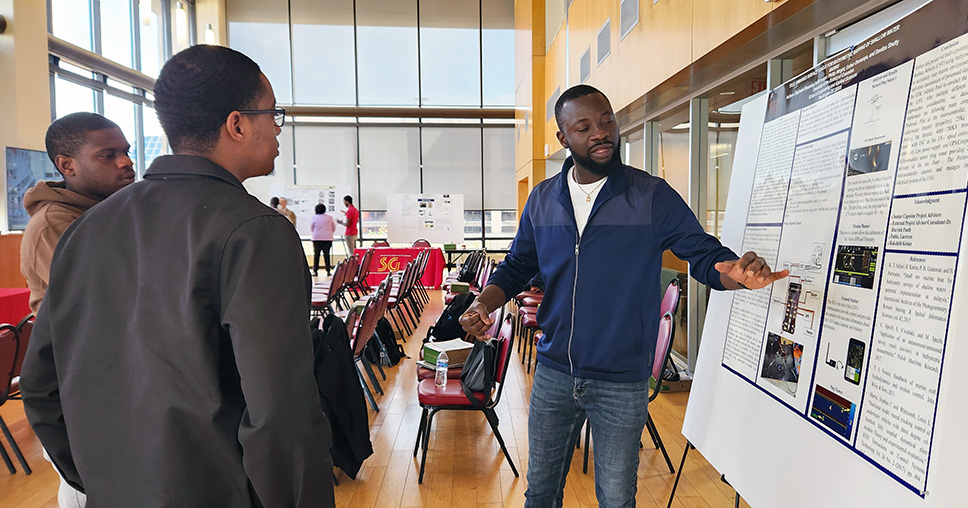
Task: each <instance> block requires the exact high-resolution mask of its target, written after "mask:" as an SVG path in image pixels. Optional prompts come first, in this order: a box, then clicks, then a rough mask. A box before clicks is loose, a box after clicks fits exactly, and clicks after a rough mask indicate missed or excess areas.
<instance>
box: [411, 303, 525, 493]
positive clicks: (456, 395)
mask: <svg viewBox="0 0 968 508" xmlns="http://www.w3.org/2000/svg"><path fill="white" fill-rule="evenodd" d="M498 339H499V340H500V347H499V349H498V361H497V375H496V376H495V386H496V387H497V391H496V394H495V396H494V398H491V394H490V393H484V392H474V396H475V398H476V399H477V400H478V401H479V402H480V403H481V404H482V405H483V406H484V408H483V410H482V412H483V413H484V418H485V419H486V420H487V423H488V425H490V426H491V430H492V431H494V436H495V437H496V438H497V442H498V444H500V445H501V451H503V452H504V458H506V459H507V461H508V465H510V466H511V472H513V473H514V476H518V470H517V468H515V467H514V461H513V460H511V455H510V454H509V453H508V449H507V446H505V444H504V438H503V437H502V436H501V431H499V430H498V428H497V426H498V418H497V413H495V412H494V408H495V407H497V404H498V402H500V401H501V393H502V392H503V391H504V379H505V376H506V375H507V371H508V363H509V362H508V360H510V356H511V345H512V343H513V342H514V323H513V321H512V320H511V318H510V316H508V317H507V318H506V319H504V321H503V324H502V325H501V332H500V334H499V335H498ZM417 398H418V400H419V401H420V407H422V408H423V412H422V413H421V414H420V426H419V427H418V430H417V442H416V443H414V445H413V456H414V457H416V456H417V450H418V449H419V448H420V447H421V445H422V446H423V455H422V456H421V458H420V475H419V476H418V478H417V483H423V475H424V469H425V466H426V465H427V449H428V448H429V447H430V434H431V432H430V429H431V428H432V426H433V421H434V415H435V414H437V413H438V412H440V411H444V410H455V411H467V410H471V411H477V410H478V409H477V408H476V407H474V405H473V404H472V403H471V401H470V400H469V399H468V398H467V396H466V395H464V389H463V386H462V385H461V382H460V379H453V380H449V381H448V382H447V386H445V387H444V388H438V387H437V385H436V384H434V380H433V379H425V380H423V381H420V383H418V384H417Z"/></svg>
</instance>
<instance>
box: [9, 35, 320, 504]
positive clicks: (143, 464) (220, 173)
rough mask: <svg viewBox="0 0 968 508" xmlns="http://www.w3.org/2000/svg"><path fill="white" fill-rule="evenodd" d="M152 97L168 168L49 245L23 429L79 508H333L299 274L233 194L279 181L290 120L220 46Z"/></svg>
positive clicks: (182, 59)
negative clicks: (251, 184) (84, 500)
mask: <svg viewBox="0 0 968 508" xmlns="http://www.w3.org/2000/svg"><path fill="white" fill-rule="evenodd" d="M154 93H155V109H156V111H157V113H158V118H159V120H160V122H161V125H162V128H163V129H164V130H165V133H166V134H167V136H168V140H169V142H170V143H171V147H172V150H173V152H174V153H175V155H172V156H163V157H159V158H158V159H156V160H155V162H154V163H153V164H152V166H151V168H149V169H148V171H147V172H146V173H145V178H144V181H142V182H138V183H136V184H133V185H131V186H129V187H127V188H125V189H123V190H122V191H120V192H117V193H115V194H114V195H113V196H111V197H110V198H108V199H106V200H104V201H103V202H102V203H101V204H99V205H98V206H97V207H95V208H93V209H91V210H90V211H89V212H88V213H86V214H84V215H83V216H82V217H81V218H80V219H78V220H77V221H76V222H75V223H74V225H73V226H71V228H70V229H68V231H67V232H66V233H65V234H64V236H63V238H62V240H61V242H60V243H59V244H58V246H57V249H56V251H55V253H54V260H53V264H52V267H51V277H50V280H51V284H50V286H49V288H48V291H47V295H46V297H45V299H44V303H43V304H42V306H41V307H40V311H39V314H38V317H37V323H36V325H35V329H34V335H33V337H32V339H31V342H30V346H29V348H28V351H27V357H26V360H25V363H24V369H23V377H22V388H21V390H22V393H23V397H24V407H25V410H26V413H27V417H28V419H29V420H30V423H31V425H32V426H33V428H34V431H35V432H36V433H37V436H38V437H39V438H40V440H41V443H42V444H43V445H44V447H45V448H46V449H47V451H48V452H49V453H50V455H51V458H52V459H53V462H54V464H55V465H56V466H57V469H58V470H59V472H60V473H61V475H63V477H64V478H65V479H66V480H67V481H68V482H69V483H71V484H72V485H73V486H74V487H75V488H77V489H78V490H81V491H82V492H85V493H86V494H87V496H88V503H89V504H88V506H92V507H93V506H98V507H128V506H138V507H163V506H171V507H194V506H197V507H203V506H252V507H262V506H269V507H295V506H300V507H301V506H305V507H318V506H335V501H334V498H333V485H332V461H331V459H330V456H329V448H330V445H331V443H332V437H331V434H330V429H329V424H328V422H327V420H326V417H325V416H324V415H323V413H322V410H321V409H320V404H319V399H318V395H317V389H316V384H315V380H314V378H313V369H312V358H313V352H312V343H311V339H310V330H309V325H308V316H309V301H310V289H311V280H310V277H309V270H308V267H307V265H306V259H305V257H304V256H303V253H302V249H301V248H300V244H299V238H298V237H297V235H296V232H295V230H293V228H292V225H291V224H289V223H288V221H287V220H286V218H285V217H283V216H282V215H279V213H278V212H276V211H275V210H272V209H270V208H268V207H266V206H265V205H263V204H261V203H259V201H258V200H257V199H256V198H254V197H253V196H251V195H249V194H248V193H247V192H246V191H245V188H244V187H243V186H242V182H243V181H244V180H246V179H247V178H250V177H255V176H261V175H265V174H267V173H269V172H271V171H272V169H273V160H274V159H275V157H276V156H277V155H278V153H279V152H278V142H277V141H276V136H278V134H279V133H280V131H281V129H280V127H281V125H282V122H283V120H284V111H282V110H278V109H277V108H276V107H275V97H274V95H273V93H272V87H271V85H270V84H269V82H268V80H267V79H266V78H265V76H264V75H263V74H262V73H261V72H260V70H259V67H258V66H257V65H256V64H255V62H253V61H252V60H250V59H249V58H248V57H246V56H245V55H242V54H241V53H238V52H237V51H234V50H231V49H228V48H223V47H217V46H194V47H192V48H190V49H187V50H185V51H183V52H181V53H179V54H177V55H175V56H174V57H173V58H172V59H171V60H169V61H168V63H166V64H165V66H164V68H163V69H162V71H161V74H160V75H159V77H158V80H157V82H156V85H155V89H154Z"/></svg>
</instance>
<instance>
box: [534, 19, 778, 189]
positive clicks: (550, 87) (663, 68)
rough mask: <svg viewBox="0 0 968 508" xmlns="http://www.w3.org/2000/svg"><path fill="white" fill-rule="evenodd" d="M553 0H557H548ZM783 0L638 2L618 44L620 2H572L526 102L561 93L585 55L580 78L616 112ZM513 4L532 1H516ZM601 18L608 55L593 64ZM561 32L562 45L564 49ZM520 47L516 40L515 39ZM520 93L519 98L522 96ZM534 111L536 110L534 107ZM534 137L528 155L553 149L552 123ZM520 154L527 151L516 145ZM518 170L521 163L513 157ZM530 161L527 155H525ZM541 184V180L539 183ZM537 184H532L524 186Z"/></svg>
mask: <svg viewBox="0 0 968 508" xmlns="http://www.w3.org/2000/svg"><path fill="white" fill-rule="evenodd" d="M555 1H557V0H555ZM784 1H785V0H778V1H772V2H764V1H763V0H728V1H727V0H659V2H658V3H655V4H653V3H652V2H649V1H642V2H640V4H639V9H640V11H639V21H638V24H637V25H636V26H635V27H634V28H632V30H631V31H630V32H629V33H628V34H627V35H626V36H625V38H624V39H621V37H620V36H621V32H620V30H621V26H620V19H619V18H620V12H619V9H620V1H619V0H574V2H573V3H572V4H571V7H570V8H569V11H568V15H567V17H566V20H565V22H564V23H563V24H562V27H561V28H560V29H559V30H558V32H557V33H556V34H549V36H550V37H554V40H552V41H550V44H548V45H547V47H548V51H547V54H546V55H545V57H544V76H543V79H544V83H543V84H541V83H539V80H540V79H541V76H538V75H535V77H534V78H533V79H534V86H535V88H536V92H538V93H535V94H533V96H532V97H531V101H532V103H531V104H525V103H524V102H520V103H519V104H517V106H518V107H532V105H533V106H534V108H537V107H538V106H539V105H544V104H545V103H546V102H547V101H548V99H549V98H550V97H551V96H552V94H553V93H554V91H555V90H556V89H560V90H561V91H564V90H565V89H567V88H568V87H569V86H572V85H575V84H578V82H579V59H580V58H581V55H582V54H583V53H584V52H585V50H586V49H590V50H591V59H592V62H591V75H590V76H589V78H588V80H587V81H586V82H587V83H588V84H590V85H592V86H595V87H597V88H599V89H601V90H602V91H603V92H605V94H606V95H608V97H609V99H610V100H611V102H612V107H613V108H614V109H615V110H616V111H618V110H621V109H623V108H625V107H626V106H629V105H630V104H632V103H633V102H634V101H637V100H640V99H641V98H642V97H643V96H645V94H646V93H647V92H649V91H650V90H652V89H654V88H655V87H657V86H658V85H659V84H661V83H662V82H664V81H665V80H667V79H669V78H670V77H672V76H673V75H675V74H676V73H678V72H680V71H682V70H683V69H685V68H687V67H688V66H689V65H690V64H692V63H693V62H694V61H696V60H697V59H699V58H700V57H702V56H703V55H705V54H707V53H709V52H710V51H712V50H713V49H715V48H716V47H718V46H720V45H721V44H723V43H724V42H726V41H727V40H728V39H729V38H731V37H733V36H734V35H736V34H737V33H739V32H740V31H742V30H743V29H745V28H747V27H749V26H750V25H751V24H753V23H755V22H756V21H757V20H759V19H761V18H762V17H763V16H766V15H767V14H769V13H770V12H771V11H772V10H774V9H776V8H777V6H779V5H781V4H782V3H783V2H784ZM517 3H531V2H527V1H526V0H519V2H517ZM606 19H610V20H611V25H610V28H611V30H610V41H611V42H610V54H609V56H608V57H607V58H606V59H605V61H604V62H602V64H601V65H598V62H597V58H596V53H597V50H598V48H597V35H598V31H599V30H600V29H601V28H602V26H603V25H604V23H605V21H606ZM531 20H532V26H533V27H539V26H540V27H542V28H543V27H544V15H543V12H542V13H536V12H532V13H531ZM566 32H567V44H566ZM519 44H521V42H519ZM525 96H526V94H519V97H521V98H523V97H525ZM535 111H537V110H536V109H535ZM536 120H540V121H541V122H543V123H544V125H543V126H544V132H543V135H542V136H541V137H540V138H533V147H532V148H533V149H532V152H535V153H537V152H539V151H540V152H542V155H543V151H544V147H545V145H547V146H548V147H549V148H550V151H551V153H554V152H556V151H558V150H559V149H560V145H559V143H558V140H557V139H556V137H555V133H556V132H557V126H556V125H555V123H554V119H552V120H549V121H547V122H544V116H542V117H540V118H537V117H536ZM521 148H522V149H524V148H526V147H521ZM519 157H520V159H519V161H518V162H519V167H520V164H521V163H522V162H523V161H525V160H530V159H528V158H526V157H525V156H524V155H523V154H519ZM532 159H533V157H532ZM538 181H540V180H538ZM536 183H537V181H532V182H531V186H533V185H534V184H536Z"/></svg>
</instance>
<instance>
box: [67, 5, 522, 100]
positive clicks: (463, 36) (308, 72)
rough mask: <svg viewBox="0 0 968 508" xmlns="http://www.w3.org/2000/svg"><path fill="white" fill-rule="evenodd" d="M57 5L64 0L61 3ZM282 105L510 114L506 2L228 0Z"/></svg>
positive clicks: (237, 33)
mask: <svg viewBox="0 0 968 508" xmlns="http://www.w3.org/2000/svg"><path fill="white" fill-rule="evenodd" d="M62 1H63V0H62ZM225 9H226V19H227V21H228V40H229V45H230V46H231V47H233V48H235V49H238V50H239V51H242V52H243V53H245V54H247V55H249V56H250V57H252V59H253V60H255V61H256V62H257V63H258V64H259V66H260V67H262V70H263V72H264V73H265V74H266V76H267V77H268V78H269V81H270V82H272V86H273V88H274V89H275V91H276V98H277V99H278V101H279V103H280V104H305V105H335V106H410V107H413V106H432V107H440V106H460V107H512V106H514V1H513V0H226V2H225Z"/></svg>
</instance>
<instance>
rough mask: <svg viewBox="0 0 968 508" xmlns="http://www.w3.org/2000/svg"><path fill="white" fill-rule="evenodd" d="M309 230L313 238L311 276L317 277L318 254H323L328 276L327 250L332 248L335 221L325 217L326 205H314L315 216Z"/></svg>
mask: <svg viewBox="0 0 968 508" xmlns="http://www.w3.org/2000/svg"><path fill="white" fill-rule="evenodd" d="M309 230H310V231H311V232H312V235H313V236H312V238H313V275H314V276H318V275H319V253H320V252H322V253H323V261H324V262H325V266H326V275H329V274H330V264H329V250H330V249H332V248H333V233H334V232H335V231H336V221H335V220H333V218H332V217H330V216H329V215H326V205H324V204H322V203H320V204H318V205H316V215H313V220H312V221H311V222H310V223H309Z"/></svg>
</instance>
